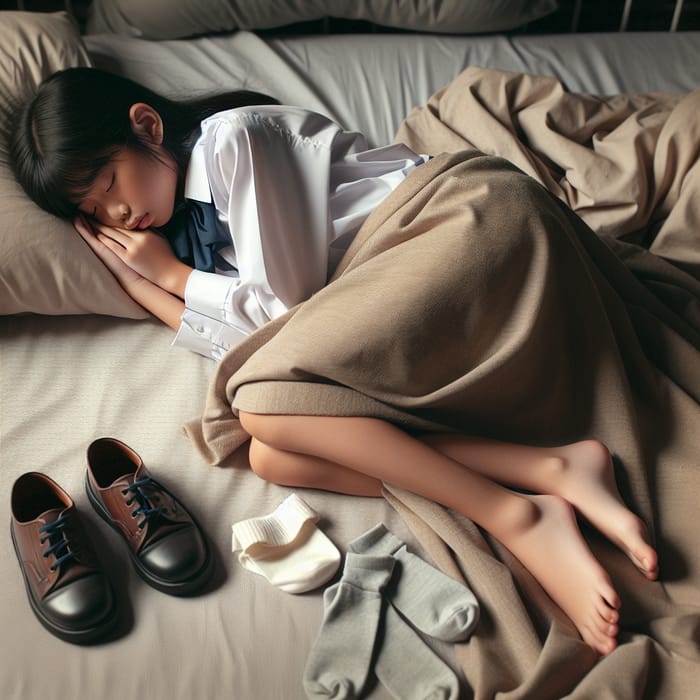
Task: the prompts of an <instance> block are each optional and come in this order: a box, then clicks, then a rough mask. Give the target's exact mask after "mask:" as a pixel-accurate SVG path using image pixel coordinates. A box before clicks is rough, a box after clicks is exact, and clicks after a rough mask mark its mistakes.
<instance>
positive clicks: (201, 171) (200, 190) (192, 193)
mask: <svg viewBox="0 0 700 700" xmlns="http://www.w3.org/2000/svg"><path fill="white" fill-rule="evenodd" d="M184 195H185V197H186V198H187V199H195V200H197V201H198V202H211V190H210V189H209V178H208V177H207V165H206V160H205V158H204V147H203V146H202V144H200V143H196V144H195V146H194V148H193V149H192V155H191V156H190V162H189V164H188V165H187V175H186V176H185V192H184Z"/></svg>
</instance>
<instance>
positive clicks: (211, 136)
mask: <svg viewBox="0 0 700 700" xmlns="http://www.w3.org/2000/svg"><path fill="white" fill-rule="evenodd" d="M423 161H424V159H423V157H421V156H418V155H416V154H415V153H414V152H413V151H411V150H410V149H409V148H408V147H406V146H403V145H390V146H386V147H382V148H376V149H372V150H368V149H367V143H366V141H365V138H364V137H363V136H362V135H361V134H359V133H355V132H347V131H343V130H342V129H341V128H340V127H339V126H338V125H337V124H335V123H334V122H332V121H331V120H329V119H327V118H326V117H324V116H322V115H320V114H316V113H314V112H309V111H306V110H303V109H300V108H296V107H285V106H277V105H271V106H267V105H266V106H255V107H242V108H238V109H232V110H229V111H226V112H220V113H218V114H216V115H214V116H212V117H209V118H208V119H206V120H204V121H203V122H202V133H201V136H200V138H199V139H198V140H197V142H196V144H195V146H194V149H193V151H192V156H191V158H190V163H189V166H188V170H187V176H186V180H185V197H187V198H189V199H195V200H198V201H202V202H213V204H214V206H215V208H216V211H217V216H218V221H219V224H220V225H221V226H225V227H227V229H228V232H229V234H230V236H231V246H230V247H228V248H224V249H223V250H221V251H219V254H220V255H221V257H222V258H223V259H224V260H225V261H226V262H227V263H229V264H231V265H232V266H233V267H234V268H235V269H234V270H229V271H224V270H221V269H218V268H217V270H216V272H203V271H201V270H194V271H193V272H192V273H191V274H190V277H189V279H188V281H187V285H186V289H185V312H184V313H183V315H182V318H181V323H180V328H179V330H178V332H177V335H176V337H175V340H174V341H173V345H177V346H181V347H185V348H188V349H190V350H193V351H195V352H198V353H200V354H202V355H205V356H207V357H211V358H213V359H215V360H219V359H221V357H222V356H223V354H224V353H225V352H226V350H228V349H229V348H231V347H233V346H234V345H236V344H237V343H239V342H240V341H241V340H243V339H244V338H245V337H246V336H247V335H249V334H250V333H252V332H253V331H255V330H256V329H257V328H259V327H260V326H262V325H263V324H265V323H267V322H268V321H270V320H271V319H273V318H276V317H277V316H280V315H282V314H283V313H284V312H285V311H287V309H289V308H291V307H292V306H294V305H295V304H297V303H299V302H301V301H304V300H305V299H308V298H309V297H310V296H311V295H312V294H313V293H314V292H317V291H318V290H319V289H321V288H322V287H323V286H324V285H325V284H326V280H327V279H328V276H329V274H330V273H331V272H332V270H333V269H334V268H335V265H336V264H337V263H338V261H339V260H340V257H341V256H342V253H343V251H344V250H345V249H346V248H347V246H348V245H349V244H350V242H351V240H352V238H353V237H354V235H355V234H356V233H357V231H358V229H359V228H360V226H361V225H362V223H363V222H364V220H365V218H366V217H367V216H368V214H369V213H370V212H371V211H372V210H373V209H374V208H375V207H376V206H377V205H378V204H379V203H380V202H381V201H382V200H383V199H384V198H385V197H386V196H387V195H388V194H389V193H390V192H391V191H392V190H393V189H394V188H395V187H396V186H397V185H398V184H399V183H400V182H401V181H402V180H403V179H404V178H405V177H406V175H407V174H408V173H409V172H411V171H412V170H413V169H414V168H415V167H416V166H417V165H419V164H420V163H422V162H423Z"/></svg>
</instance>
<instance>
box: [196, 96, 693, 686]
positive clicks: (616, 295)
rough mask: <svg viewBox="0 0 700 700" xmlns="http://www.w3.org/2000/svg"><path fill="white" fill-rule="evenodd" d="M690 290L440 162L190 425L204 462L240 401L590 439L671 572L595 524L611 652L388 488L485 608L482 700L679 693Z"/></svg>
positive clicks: (684, 627) (689, 662)
mask: <svg viewBox="0 0 700 700" xmlns="http://www.w3.org/2000/svg"><path fill="white" fill-rule="evenodd" d="M689 99H697V98H696V97H694V96H690V97H689ZM679 104H681V103H679ZM464 118H465V119H471V115H469V114H468V113H467V112H465V113H464ZM671 141H672V139H671ZM654 155H655V158H661V157H662V156H661V154H660V153H659V149H658V148H657V149H656V151H655V153H654ZM674 157H675V151H671V153H669V154H667V158H670V159H673V158H674ZM588 174H589V175H591V176H594V174H593V173H590V172H589V173H588ZM679 177H682V175H680V174H679ZM678 201H682V198H679V199H678ZM672 215H673V213H672ZM695 235H696V232H695V230H694V228H693V227H691V226H688V227H687V229H686V237H687V236H690V237H691V238H692V237H693V236H695ZM608 243H609V244H608ZM685 243H686V245H687V241H686V242H685ZM690 248H691V249H692V246H690ZM613 250H615V251H617V254H615V253H614V252H613ZM698 298H700V294H698V291H697V280H696V279H695V278H694V277H692V276H691V275H690V274H688V273H687V272H685V271H683V270H681V269H680V268H679V267H676V266H674V265H672V264H671V263H669V262H668V261H666V260H664V259H663V258H661V257H660V256H658V255H653V254H652V253H649V252H648V251H647V250H644V249H641V248H639V247H638V246H635V245H633V244H631V243H624V242H621V241H617V240H613V239H608V238H607V237H602V236H598V235H596V234H595V233H594V232H593V231H592V230H591V229H590V228H589V227H588V226H587V225H586V224H585V223H584V222H583V221H582V220H581V219H580V218H579V217H577V216H576V215H575V214H574V213H573V212H572V211H571V209H570V208H569V207H567V206H565V205H564V204H563V203H561V202H560V201H558V200H557V199H556V198H555V197H554V196H553V195H552V194H551V193H550V192H548V191H547V190H546V189H545V188H544V187H542V186H541V185H540V184H538V183H537V182H535V180H534V179H533V178H531V177H529V176H528V175H525V174H523V173H522V172H521V171H519V170H518V169H516V168H515V167H514V166H513V165H512V164H510V163H508V162H506V161H504V160H502V159H500V158H496V157H492V156H484V155H482V154H480V153H478V152H474V151H467V152H462V153H453V154H443V155H439V156H437V157H436V158H434V159H432V160H431V161H430V162H429V163H427V164H426V165H424V166H422V167H421V168H419V169H418V170H416V172H415V173H413V174H412V175H411V176H410V177H409V178H407V180H406V181H405V182H404V183H403V184H402V186H400V187H399V188H397V189H396V190H395V192H394V193H393V194H392V195H391V196H390V197H389V198H388V199H387V200H386V201H385V202H384V203H383V204H382V205H381V206H380V207H379V208H378V209H377V210H376V211H375V212H374V214H373V215H372V216H370V218H369V219H368V220H367V222H366V223H365V226H364V227H363V229H362V230H361V231H360V233H359V234H358V236H357V238H356V239H355V241H354V242H353V245H352V246H351V247H350V249H349V250H348V252H347V254H346V256H345V258H344V259H343V261H342V262H341V265H340V267H339V269H338V271H337V275H336V277H335V279H334V280H333V281H332V282H331V284H329V285H328V286H327V287H326V288H324V289H323V290H321V291H320V292H319V293H318V294H316V295H315V296H314V297H312V299H310V300H309V301H308V302H306V303H305V304H302V305H300V306H298V307H296V308H295V309H292V310H290V312H289V313H288V314H287V315H286V316H284V317H282V318H280V319H278V320H277V321H273V322H272V323H271V324H268V326H266V327H265V328H263V329H261V330H260V331H259V332H258V333H256V334H255V335H254V336H251V338H250V339H249V340H248V341H247V342H246V343H244V344H243V345H242V346H239V347H238V348H236V349H234V350H233V351H231V352H230V353H229V354H228V355H227V356H226V357H225V358H224V360H223V361H222V363H221V364H220V366H219V369H218V371H217V374H216V375H215V377H214V380H213V382H212V384H211V386H210V391H209V395H208V401H207V406H206V408H205V412H204V416H203V419H202V421H201V422H195V423H192V424H190V425H189V426H188V431H189V434H190V436H191V437H192V438H193V439H194V441H195V443H196V444H197V445H198V446H199V448H200V450H201V453H202V454H203V455H205V456H206V458H208V459H209V461H210V462H217V461H219V460H221V459H225V458H226V455H227V454H228V453H229V452H230V451H231V450H232V449H234V448H235V447H236V446H237V445H239V444H242V443H243V442H244V441H245V440H246V438H247V436H246V434H245V432H244V431H242V430H241V428H240V424H239V423H238V421H237V418H236V412H237V410H246V411H251V412H265V413H299V414H324V415H346V416H350V415H360V416H377V417H381V418H384V419H387V420H391V421H393V422H395V423H397V424H399V425H402V426H404V427H407V428H414V429H423V430H425V429H433V430H458V431H461V432H465V433H467V434H476V435H480V436H484V437H493V438H500V439H505V440H510V441H516V442H523V443H529V444H562V443H565V442H568V441H572V440H575V439H578V438H584V437H596V438H598V439H600V440H602V441H603V442H605V443H606V444H607V445H608V447H609V448H610V449H611V451H612V452H613V453H614V455H615V466H616V476H617V479H618V482H619V485H620V490H621V493H622V495H623V497H624V498H625V500H626V502H627V503H628V505H629V506H630V507H631V508H632V509H633V510H634V511H635V512H637V513H638V514H640V516H641V517H642V518H643V519H644V520H645V521H646V522H647V523H648V524H649V526H650V529H651V532H652V533H653V537H654V541H655V544H656V546H657V547H658V549H659V554H660V562H661V578H660V581H659V582H651V581H648V580H646V579H644V578H643V577H642V576H641V574H639V572H638V571H637V570H636V569H635V568H634V566H633V565H632V564H631V563H630V561H629V560H628V559H627V558H626V557H625V556H624V555H623V554H622V553H621V552H619V551H618V550H617V549H616V548H614V547H613V546H612V545H611V544H609V543H607V542H605V541H603V540H602V538H600V537H597V536H596V535H595V533H592V532H590V531H589V530H586V531H585V535H586V537H587V538H588V539H589V542H590V543H591V545H592V548H593V550H594V553H595V554H596V555H597V556H598V558H599V559H600V560H601V561H602V563H603V564H604V566H605V568H606V569H607V570H608V571H609V572H610V574H611V576H612V578H613V580H614V582H615V585H616V588H617V590H618V592H619V593H620V596H621V598H622V600H623V601H625V604H624V606H623V608H622V610H621V620H620V628H621V630H620V635H619V638H620V642H621V644H620V646H619V648H618V649H617V650H615V651H614V652H613V653H612V654H611V655H609V656H608V657H606V658H605V660H604V661H601V662H598V659H597V657H596V655H595V653H594V652H593V651H592V650H591V649H590V648H589V647H588V646H587V645H585V644H584V643H583V642H582V641H581V640H580V638H579V637H578V634H577V633H576V631H575V628H574V627H573V625H572V623H571V622H570V621H569V620H568V618H567V617H566V616H565V615H564V614H563V613H562V612H561V611H560V610H559V609H558V608H557V607H556V606H555V605H554V604H553V603H552V602H551V600H550V599H549V598H548V597H547V596H546V595H544V593H543V591H542V589H541V588H540V586H539V585H538V584H537V583H536V582H535V581H534V580H533V579H532V577H531V576H529V574H528V573H527V572H526V571H524V570H523V568H522V567H521V566H520V565H519V563H518V562H517V561H516V560H514V559H513V557H511V556H510V555H509V554H508V552H507V551H505V550H504V549H503V548H502V547H500V545H499V544H498V543H497V542H495V541H493V540H492V539H491V538H488V537H485V536H484V535H483V534H482V533H481V532H480V531H479V530H478V529H477V528H475V527H474V526H473V524H472V523H470V522H469V521H468V520H467V519H466V518H462V517H459V516H456V515H454V514H453V513H451V512H448V511H446V510H445V509H444V508H442V507H441V506H439V505H436V504H433V503H430V502H428V501H426V500H425V499H422V498H419V497H417V496H414V495H411V494H406V493H403V492H400V491H398V490H396V489H388V488H387V498H389V499H390V500H391V502H392V503H393V504H394V505H395V507H396V508H397V509H398V510H399V512H400V513H401V514H402V516H403V517H404V519H405V520H406V522H407V523H408V524H409V526H410V527H411V528H412V529H413V530H414V532H415V533H416V534H417V535H418V536H419V537H420V539H421V542H422V544H423V545H424V547H425V548H426V549H427V550H428V551H429V552H430V555H431V557H432V558H433V559H434V561H436V563H437V564H438V565H439V566H440V567H441V568H442V569H443V570H445V571H446V572H448V573H450V574H451V575H454V576H456V577H457V578H458V579H461V580H464V581H465V582H466V583H467V584H468V585H469V587H470V588H471V589H472V590H473V592H474V594H475V596H476V598H477V599H478V600H479V603H480V607H481V623H482V625H483V626H484V628H485V629H488V630H489V634H484V635H476V636H475V637H473V638H472V639H471V640H470V643H469V644H468V645H464V646H460V647H459V648H458V651H457V653H458V658H459V660H460V663H461V665H462V667H463V669H464V671H465V674H466V675H467V678H468V679H469V682H470V683H471V684H472V686H473V690H474V696H475V697H476V698H493V697H495V696H498V697H507V698H516V697H517V698H525V697H532V698H561V697H564V696H567V697H580V698H583V697H592V696H593V697H596V696H600V695H604V694H611V693H612V694H614V695H615V697H621V698H627V697H640V696H641V695H643V694H644V693H645V692H646V693H650V692H653V693H654V695H655V697H657V698H669V699H671V698H678V697H689V693H691V691H692V690H693V689H694V688H696V687H697V684H698V682H699V681H700V678H699V671H698V669H699V668H700V665H699V664H698V661H699V660H700V658H699V656H700V655H699V652H698V648H697V642H696V641H695V636H694V635H695V632H694V630H696V629H697V625H698V620H699V619H700V599H699V597H698V590H700V585H699V584H700V581H699V580H698V578H697V572H698V571H700V559H699V556H700V555H699V554H698V552H699V551H700V550H698V548H697V541H696V533H695V528H694V526H693V525H692V523H693V521H694V514H695V513H696V510H697V501H696V498H695V494H696V493H697V492H698V489H700V483H699V478H700V477H699V476H698V470H697V469H695V468H694V465H696V464H697V455H698V454H699V453H700V440H699V438H698V433H697V430H696V429H695V428H694V427H693V426H697V425H700V362H698V359H699V350H700V324H698V322H697V318H698V317H697V314H694V313H693V309H694V308H697V307H696V306H695V307H694V304H696V303H697V299H698ZM683 300H685V302H687V303H679V302H682V301H683ZM338 309H342V310H343V313H342V314H339V313H338ZM415 468H419V467H418V466H416V467H415ZM495 658H498V660H499V663H498V669H497V672H496V671H495V670H494V666H493V659H495ZM630 679H635V680H634V683H635V684H636V685H635V687H634V688H633V689H630V682H631V681H630Z"/></svg>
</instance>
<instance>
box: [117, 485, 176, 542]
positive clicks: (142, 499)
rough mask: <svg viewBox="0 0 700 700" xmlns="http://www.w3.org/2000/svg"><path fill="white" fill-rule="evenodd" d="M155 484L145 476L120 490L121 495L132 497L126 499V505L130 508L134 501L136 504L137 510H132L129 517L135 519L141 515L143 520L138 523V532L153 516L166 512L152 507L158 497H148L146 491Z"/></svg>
mask: <svg viewBox="0 0 700 700" xmlns="http://www.w3.org/2000/svg"><path fill="white" fill-rule="evenodd" d="M153 484H155V482H154V481H153V479H151V477H150V476H147V477H145V478H143V479H139V480H138V481H134V483H133V484H131V486H127V487H126V488H125V489H122V494H123V495H125V496H126V494H127V493H131V494H132V495H131V496H130V497H129V498H128V499H127V501H126V505H128V506H130V505H131V504H132V503H133V502H134V501H136V502H137V504H138V506H139V507H138V508H136V509H134V510H132V511H131V517H132V518H135V517H136V516H137V515H143V518H142V519H141V520H140V521H139V523H138V527H139V530H142V529H143V528H144V527H145V525H146V523H147V522H148V521H149V519H150V518H152V517H153V516H154V515H157V514H158V513H164V512H165V511H166V508H164V507H163V506H154V505H153V502H156V501H158V500H159V496H158V495H155V496H154V495H150V496H149V495H148V493H147V491H146V489H148V488H149V487H151V486H152V485H153Z"/></svg>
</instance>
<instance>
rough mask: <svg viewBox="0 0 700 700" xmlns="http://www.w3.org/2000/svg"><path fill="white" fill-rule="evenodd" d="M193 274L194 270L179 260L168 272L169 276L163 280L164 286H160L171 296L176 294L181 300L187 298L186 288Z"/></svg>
mask: <svg viewBox="0 0 700 700" xmlns="http://www.w3.org/2000/svg"><path fill="white" fill-rule="evenodd" d="M191 273H192V268H191V267H190V266H189V265H186V264H185V263H183V262H181V261H180V260H177V261H176V263H175V264H173V266H172V268H171V269H170V270H169V271H168V274H167V276H165V277H164V279H163V284H161V285H160V286H161V287H162V288H163V289H165V290H166V291H167V292H170V294H174V295H175V296H177V297H180V299H184V298H185V288H186V287H187V280H188V279H189V277H190V274H191Z"/></svg>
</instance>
